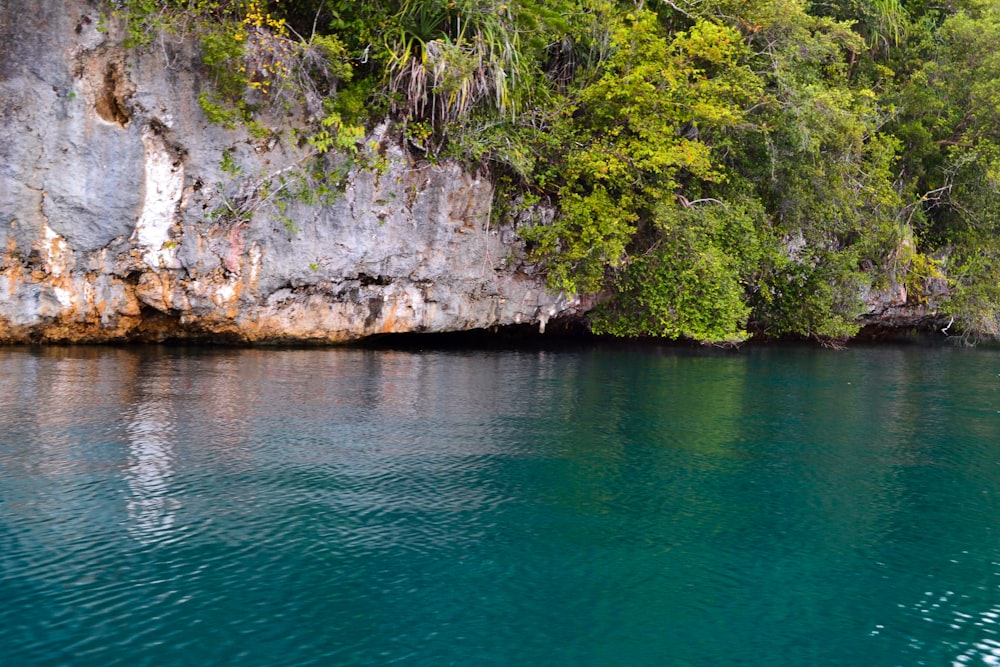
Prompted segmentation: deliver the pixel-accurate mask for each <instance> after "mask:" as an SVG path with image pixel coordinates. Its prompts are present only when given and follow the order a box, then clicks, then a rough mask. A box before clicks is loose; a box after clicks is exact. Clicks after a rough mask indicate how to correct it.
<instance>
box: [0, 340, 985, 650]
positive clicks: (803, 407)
mask: <svg viewBox="0 0 1000 667" xmlns="http://www.w3.org/2000/svg"><path fill="white" fill-rule="evenodd" d="M998 436H1000V353H998V352H997V351H995V350H974V351H970V350H962V349H956V348H926V347H886V348H858V349H850V350H847V351H843V352H830V351H825V350H816V349H794V348H791V349H790V348H783V349H752V350H744V351H740V352H736V353H718V352H689V351H677V350H670V351H662V350H657V349H644V350H641V351H633V352H629V351H623V350H607V349H587V350H576V351H567V352H483V351H479V352H469V351H466V352H451V353H449V352H400V351H365V350H339V349H338V350H286V351H282V350H198V349H184V348H155V347H154V348H101V349H92V348H68V349H67V348H46V349H28V348H7V349H2V348H0V601H2V604H0V664H2V665H60V664H67V665H95V666H96V665H101V666H104V665H157V666H163V665H208V664H213V665H224V664H234V665H279V664H280V665H300V664H302V665H305V664H320V665H384V664H404V665H428V666H431V665H434V666H437V665H631V666H642V665H723V664H725V665H814V664H817V665H921V664H923V665H963V664H967V665H975V664H998V663H1000V635H998V630H1000V437H998Z"/></svg>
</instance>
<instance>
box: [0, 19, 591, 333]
mask: <svg viewBox="0 0 1000 667" xmlns="http://www.w3.org/2000/svg"><path fill="white" fill-rule="evenodd" d="M99 19H100V12H99V10H98V8H97V7H96V5H93V4H90V3H88V2H86V1H85V0H4V2H3V3H2V4H0V342H25V341H114V340H133V339H139V340H160V339H164V338H168V337H179V338H184V337H205V336H207V337H218V338H222V339H225V340H233V341H246V342H253V341H315V342H345V341H351V340H356V339H359V338H363V337H365V336H370V335H374V334H379V333H388V332H417V331H419V332H423V331H426V332H440V331H461V330H467V329H474V328H487V327H493V326H498V325H506V324H514V323H532V324H535V325H538V326H539V327H541V328H543V329H544V326H545V323H546V322H547V321H548V319H549V318H552V317H560V316H572V315H576V314H579V313H580V312H581V311H582V309H583V306H584V305H585V304H581V303H580V302H579V300H578V299H576V298H574V297H567V296H565V295H560V294H553V293H550V292H549V291H548V290H547V289H546V288H545V285H544V281H543V280H542V279H541V278H540V277H539V276H537V275H534V274H532V272H531V267H530V265H527V264H526V263H525V262H524V261H523V257H524V252H523V247H522V245H521V243H520V241H519V240H518V238H517V236H516V234H515V233H514V230H513V229H512V228H510V227H497V226H496V225H495V224H494V223H491V221H490V205H491V201H492V195H493V192H492V186H491V184H490V183H489V181H488V180H486V179H483V178H480V177H477V176H476V175H474V174H470V173H467V172H465V171H463V170H462V169H461V168H459V167H458V166H457V165H454V164H440V165H434V166H432V165H430V164H426V163H417V162H414V161H413V160H412V159H411V158H410V157H409V156H408V155H407V154H406V153H405V152H404V151H403V150H402V149H401V148H400V147H399V146H397V145H394V144H393V143H392V142H391V141H390V140H388V139H387V138H386V136H384V135H385V128H378V129H377V130H376V131H375V133H374V134H373V136H371V137H369V141H370V142H371V144H370V145H372V146H377V148H371V149H369V151H371V152H372V157H373V158H377V159H378V161H379V164H380V165H381V166H380V168H377V169H376V168H358V167H355V168H352V169H350V170H349V171H347V172H346V175H345V177H344V179H343V180H344V183H343V187H342V188H341V191H340V192H338V193H337V194H336V196H331V197H327V198H324V199H323V200H322V201H320V202H314V203H306V202H305V201H303V200H304V199H305V198H301V197H300V198H290V200H289V201H288V202H287V203H286V204H283V206H286V208H285V210H284V211H283V212H282V211H281V210H280V208H279V207H278V206H277V205H276V202H277V198H276V197H275V196H274V191H275V190H280V187H279V186H278V185H277V184H278V183H279V182H280V180H281V179H282V178H283V177H284V178H286V179H289V180H292V179H293V178H295V177H298V176H299V175H300V174H301V173H303V172H304V168H303V165H304V164H306V161H307V160H308V159H309V154H308V152H307V151H306V150H305V149H301V148H298V147H296V146H295V145H290V144H291V142H289V141H287V140H279V139H277V138H276V137H278V136H280V133H281V131H282V128H287V126H288V123H289V122H290V121H289V119H287V118H265V119H264V124H265V125H266V126H267V127H269V128H270V129H272V130H274V133H273V134H272V135H271V136H270V137H267V138H264V139H255V138H253V137H251V136H249V135H248V134H247V133H246V132H245V131H241V130H226V129H224V128H222V127H221V126H219V125H214V124H211V123H209V122H208V121H207V119H206V118H205V117H204V114H203V113H202V111H201V108H200V107H199V104H198V101H197V100H198V95H199V93H200V92H201V91H202V90H203V89H205V88H206V86H207V83H206V81H205V79H204V78H203V77H204V73H203V72H201V71H200V69H199V65H198V62H199V61H198V58H197V54H196V53H195V49H194V47H193V45H192V44H191V43H189V42H185V41H180V40H177V39H176V38H169V37H164V38H162V39H160V40H158V41H157V43H155V44H154V45H153V47H151V48H149V49H147V50H146V51H145V52H142V53H139V52H135V51H128V52H126V51H125V50H124V49H122V48H121V46H120V38H119V36H118V35H119V34H120V31H119V30H117V29H116V27H115V26H114V25H111V26H110V29H109V30H106V31H105V30H103V29H101V30H99V28H98V26H99ZM291 122H294V119H291ZM224 156H229V157H230V158H231V160H232V164H231V165H225V166H227V169H225V170H224V169H223V168H222V167H223V166H224V159H223V158H224ZM336 166H337V165H336V160H335V159H330V158H328V164H327V167H328V168H330V169H333V168H334V167H336ZM234 167H235V168H234Z"/></svg>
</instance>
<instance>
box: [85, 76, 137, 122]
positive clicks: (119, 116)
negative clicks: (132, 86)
mask: <svg viewBox="0 0 1000 667" xmlns="http://www.w3.org/2000/svg"><path fill="white" fill-rule="evenodd" d="M127 89H128V84H127V79H126V77H125V73H124V72H123V71H122V68H121V65H119V64H118V63H116V62H108V63H105V65H104V75H103V78H102V79H101V85H100V88H99V89H98V91H97V96H96V99H95V101H94V106H95V108H96V109H97V114H98V115H99V116H100V117H101V118H103V119H104V120H106V121H107V122H109V123H117V124H118V125H120V126H121V127H125V126H126V125H128V122H129V121H130V120H131V119H132V114H131V112H130V111H129V108H128V106H127V105H126V101H127V99H128V97H129V94H130V93H129V92H127Z"/></svg>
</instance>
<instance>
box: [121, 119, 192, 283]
mask: <svg viewBox="0 0 1000 667" xmlns="http://www.w3.org/2000/svg"><path fill="white" fill-rule="evenodd" d="M142 145H143V147H144V148H145V153H146V198H145V201H144V202H143V205H142V215H140V216H139V222H137V223H136V226H135V232H134V233H133V234H132V242H133V243H136V244H137V245H138V246H139V247H140V248H141V249H142V250H143V254H142V259H143V261H144V262H145V263H146V264H148V265H149V267H150V268H152V269H153V270H154V271H155V270H158V269H177V268H180V263H179V262H178V261H177V250H176V247H175V245H174V242H173V241H172V240H171V238H170V229H171V228H172V227H173V226H174V223H175V221H176V216H177V208H178V206H179V205H180V201H181V195H182V194H183V192H184V165H183V163H181V162H179V161H178V162H177V163H176V165H175V164H174V162H175V160H174V158H173V157H172V156H171V155H170V152H169V151H168V150H167V146H166V144H165V143H164V142H163V138H162V137H161V136H160V135H159V134H157V133H156V132H155V131H153V130H152V129H151V128H147V129H146V130H145V131H144V132H143V133H142Z"/></svg>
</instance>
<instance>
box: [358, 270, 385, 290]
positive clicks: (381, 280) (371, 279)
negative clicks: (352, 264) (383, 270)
mask: <svg viewBox="0 0 1000 667" xmlns="http://www.w3.org/2000/svg"><path fill="white" fill-rule="evenodd" d="M358 283H360V284H361V286H362V287H370V286H371V285H380V286H385V285H389V284H392V278H390V277H389V276H372V275H369V274H367V273H359V274H358Z"/></svg>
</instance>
